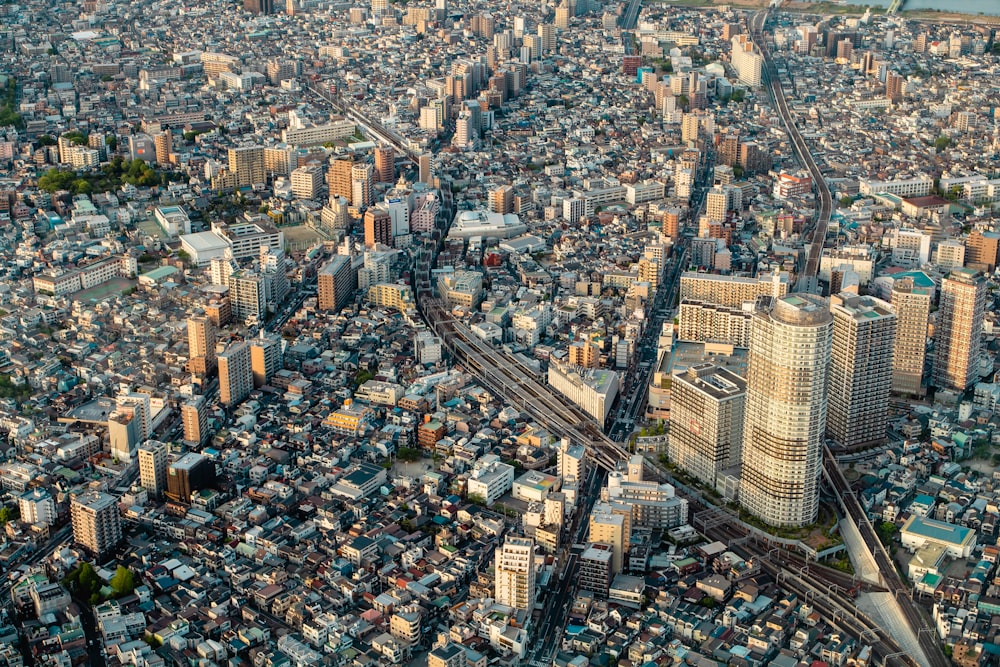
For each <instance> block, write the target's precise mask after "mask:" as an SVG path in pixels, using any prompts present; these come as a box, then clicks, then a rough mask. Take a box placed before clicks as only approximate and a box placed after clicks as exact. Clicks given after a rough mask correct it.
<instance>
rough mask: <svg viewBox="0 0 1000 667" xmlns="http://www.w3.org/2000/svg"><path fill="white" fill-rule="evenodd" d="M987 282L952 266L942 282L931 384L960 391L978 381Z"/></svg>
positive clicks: (968, 270)
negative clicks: (953, 268)
mask: <svg viewBox="0 0 1000 667" xmlns="http://www.w3.org/2000/svg"><path fill="white" fill-rule="evenodd" d="M985 314H986V281H985V280H984V279H983V277H982V276H981V275H979V274H978V273H976V272H975V271H972V270H970V269H955V270H953V271H952V272H951V273H949V274H948V277H947V278H945V279H944V280H943V281H941V299H940V303H939V308H938V320H937V329H936V331H935V334H934V350H935V351H934V372H933V374H932V384H933V385H934V386H935V387H936V388H938V389H949V390H952V391H958V392H962V391H965V390H966V389H968V388H969V387H971V386H972V384H973V383H975V382H977V381H978V380H979V359H980V357H981V355H982V349H983V316H984V315H985Z"/></svg>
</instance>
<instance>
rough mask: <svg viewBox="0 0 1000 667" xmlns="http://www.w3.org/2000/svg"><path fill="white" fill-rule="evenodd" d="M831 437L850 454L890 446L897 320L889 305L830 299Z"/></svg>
mask: <svg viewBox="0 0 1000 667" xmlns="http://www.w3.org/2000/svg"><path fill="white" fill-rule="evenodd" d="M830 312H831V313H832V314H833V341H832V347H831V354H830V368H829V370H828V371H827V373H828V377H827V392H826V393H827V397H828V400H829V407H828V408H827V415H826V437H828V438H830V439H831V440H833V441H834V442H836V443H837V444H839V445H841V446H843V447H846V448H848V449H851V448H856V447H864V446H867V445H872V444H876V443H879V442H881V441H883V440H885V437H886V424H887V422H888V419H889V392H890V391H891V390H892V356H893V345H894V343H895V339H896V314H895V313H894V312H892V308H891V307H890V306H889V304H887V303H886V302H885V301H882V300H881V299H876V298H875V297H871V296H858V295H856V294H851V293H847V292H845V293H841V294H840V295H837V296H835V297H832V299H831V305H830Z"/></svg>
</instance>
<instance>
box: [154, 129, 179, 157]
mask: <svg viewBox="0 0 1000 667" xmlns="http://www.w3.org/2000/svg"><path fill="white" fill-rule="evenodd" d="M153 145H154V147H155V148H156V161H157V162H158V163H160V164H163V165H165V164H170V154H171V153H172V152H173V151H174V141H173V135H171V134H170V130H167V131H166V132H160V133H159V134H157V135H156V136H155V137H154V138H153Z"/></svg>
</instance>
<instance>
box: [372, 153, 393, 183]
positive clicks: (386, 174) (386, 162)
mask: <svg viewBox="0 0 1000 667" xmlns="http://www.w3.org/2000/svg"><path fill="white" fill-rule="evenodd" d="M375 178H376V180H377V181H378V182H379V183H395V182H396V152H395V151H394V150H393V149H392V147H391V146H381V147H379V148H376V149H375Z"/></svg>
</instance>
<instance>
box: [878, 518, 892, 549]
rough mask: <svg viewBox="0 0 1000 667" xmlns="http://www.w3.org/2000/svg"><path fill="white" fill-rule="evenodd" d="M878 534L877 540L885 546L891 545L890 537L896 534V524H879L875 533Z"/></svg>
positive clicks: (888, 522) (885, 522) (886, 522)
mask: <svg viewBox="0 0 1000 667" xmlns="http://www.w3.org/2000/svg"><path fill="white" fill-rule="evenodd" d="M875 532H877V533H878V539H879V540H880V541H881V542H882V544H884V545H885V546H889V545H890V544H891V543H892V537H893V535H895V534H896V524H894V523H893V522H892V521H883V522H882V523H880V524H879V526H878V528H877V529H876V531H875Z"/></svg>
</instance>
